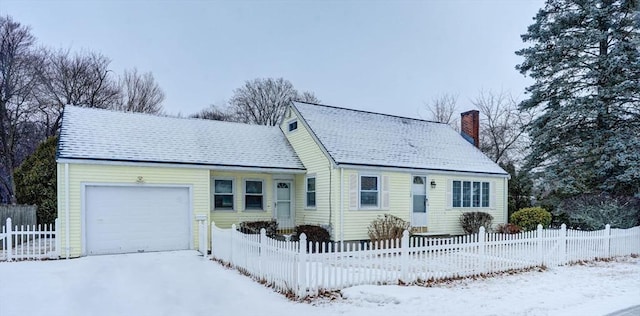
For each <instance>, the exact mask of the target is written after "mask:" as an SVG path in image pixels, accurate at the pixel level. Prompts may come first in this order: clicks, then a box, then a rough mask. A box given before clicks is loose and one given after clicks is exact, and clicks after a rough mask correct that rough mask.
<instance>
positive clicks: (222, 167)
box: [57, 158, 307, 174]
mask: <svg viewBox="0 0 640 316" xmlns="http://www.w3.org/2000/svg"><path fill="white" fill-rule="evenodd" d="M57 161H58V162H59V163H75V164H92V165H109V166H135V167H161V168H162V167H164V168H188V169H207V170H222V171H245V172H257V173H286V174H304V173H306V172H307V171H306V170H305V169H303V168H301V169H294V168H278V167H255V166H239V165H238V166H232V165H214V164H197V163H193V164H192V163H178V162H157V161H135V160H110V159H91V158H59V159H58V160H57Z"/></svg>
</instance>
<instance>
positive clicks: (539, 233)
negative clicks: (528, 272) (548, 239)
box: [536, 224, 544, 265]
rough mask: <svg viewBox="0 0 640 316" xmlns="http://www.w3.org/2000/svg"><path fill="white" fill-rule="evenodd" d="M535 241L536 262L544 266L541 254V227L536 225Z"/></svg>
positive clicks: (542, 254)
mask: <svg viewBox="0 0 640 316" xmlns="http://www.w3.org/2000/svg"><path fill="white" fill-rule="evenodd" d="M536 239H537V246H538V247H537V248H538V251H537V252H538V262H540V265H544V253H543V252H542V249H543V248H542V246H543V244H542V243H543V239H542V225H541V224H538V229H537V230H536Z"/></svg>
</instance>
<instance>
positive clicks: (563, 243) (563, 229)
mask: <svg viewBox="0 0 640 316" xmlns="http://www.w3.org/2000/svg"><path fill="white" fill-rule="evenodd" d="M558 242H559V243H560V265H565V264H567V225H565V224H562V225H561V226H560V240H558Z"/></svg>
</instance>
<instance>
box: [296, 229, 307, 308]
mask: <svg viewBox="0 0 640 316" xmlns="http://www.w3.org/2000/svg"><path fill="white" fill-rule="evenodd" d="M307 257H308V254H307V235H306V234H305V233H302V234H300V250H299V253H298V267H299V268H298V273H297V278H298V280H297V281H298V282H296V283H297V285H298V286H297V288H298V293H297V294H298V297H300V298H302V297H305V296H306V294H307Z"/></svg>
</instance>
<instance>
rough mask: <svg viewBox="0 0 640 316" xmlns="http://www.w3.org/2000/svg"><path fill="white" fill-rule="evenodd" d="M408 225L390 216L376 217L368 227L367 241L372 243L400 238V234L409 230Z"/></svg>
mask: <svg viewBox="0 0 640 316" xmlns="http://www.w3.org/2000/svg"><path fill="white" fill-rule="evenodd" d="M409 226H410V225H409V223H408V222H407V221H404V220H403V219H401V218H399V217H396V216H393V215H391V214H384V216H382V217H381V216H378V218H376V219H375V220H373V222H371V224H370V225H369V239H371V241H373V242H378V241H381V240H389V239H398V238H402V233H404V231H405V230H408V229H409Z"/></svg>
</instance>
